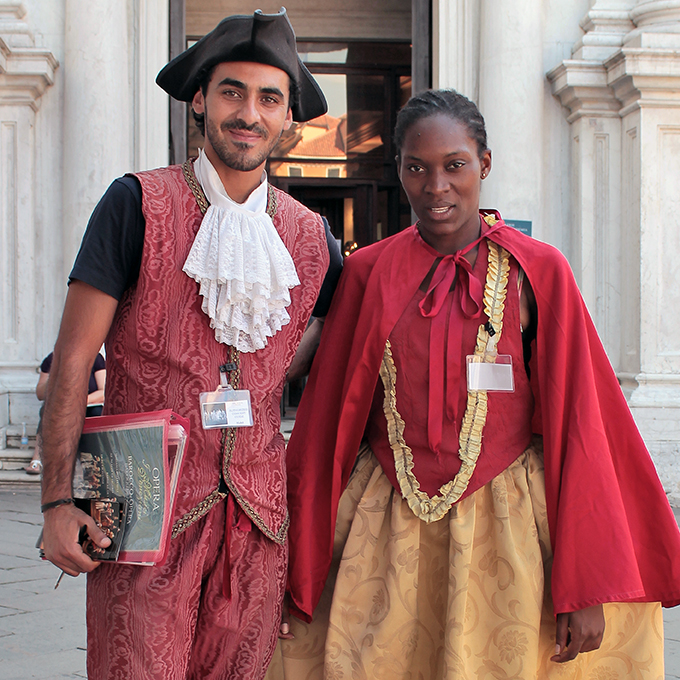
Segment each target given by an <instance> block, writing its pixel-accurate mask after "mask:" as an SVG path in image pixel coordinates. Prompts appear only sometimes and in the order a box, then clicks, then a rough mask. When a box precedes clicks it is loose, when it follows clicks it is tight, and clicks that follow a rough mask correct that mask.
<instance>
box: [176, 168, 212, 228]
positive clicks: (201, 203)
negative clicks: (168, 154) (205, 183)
mask: <svg viewBox="0 0 680 680" xmlns="http://www.w3.org/2000/svg"><path fill="white" fill-rule="evenodd" d="M194 160H195V159H193V158H187V159H186V160H185V161H184V163H183V164H182V173H183V174H184V179H185V180H186V181H187V184H188V185H189V189H191V193H192V194H193V195H194V198H195V199H196V203H198V207H199V209H200V211H201V214H202V215H205V213H206V211H207V210H208V208H209V207H210V203H208V199H207V198H206V197H205V194H204V193H203V188H202V187H201V185H200V184H199V183H198V180H197V179H196V175H195V174H194V163H193V161H194Z"/></svg>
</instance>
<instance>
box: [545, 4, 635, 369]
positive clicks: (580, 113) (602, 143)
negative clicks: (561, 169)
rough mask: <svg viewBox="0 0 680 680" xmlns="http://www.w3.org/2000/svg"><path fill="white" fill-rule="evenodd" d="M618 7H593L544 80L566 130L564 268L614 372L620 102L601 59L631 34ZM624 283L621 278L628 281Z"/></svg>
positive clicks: (619, 237)
mask: <svg viewBox="0 0 680 680" xmlns="http://www.w3.org/2000/svg"><path fill="white" fill-rule="evenodd" d="M626 4H628V5H630V2H628V3H625V2H622V1H620V0H595V1H594V2H593V3H592V5H591V9H590V10H589V11H588V13H587V14H586V16H585V17H584V18H583V20H582V21H581V27H582V28H583V29H584V31H585V34H584V35H583V36H582V38H581V39H580V40H579V41H578V42H577V43H576V45H575V46H574V50H573V54H572V58H571V59H568V60H565V61H564V62H562V64H560V65H559V66H558V67H556V68H555V69H553V70H552V71H550V72H549V73H548V80H549V81H550V83H551V85H552V90H553V94H555V95H556V96H558V97H559V98H560V100H561V102H562V104H563V105H564V106H565V107H567V109H568V111H569V115H568V117H567V120H568V121H569V123H570V124H571V125H570V131H571V186H572V193H571V215H572V221H571V234H570V249H569V250H570V263H571V265H572V268H573V270H574V275H575V277H576V280H577V282H578V284H579V287H580V288H581V292H582V294H583V297H584V299H585V301H586V304H587V306H588V309H589V310H590V313H591V315H592V316H593V320H594V321H595V325H596V326H597V329H598V332H599V333H600V337H601V338H602V340H603V342H604V345H605V348H606V350H607V354H608V355H609V358H610V360H611V362H612V364H613V365H614V366H615V367H617V368H620V366H621V342H622V337H621V324H622V322H623V320H622V318H621V314H622V309H621V291H622V285H623V282H622V279H621V252H622V249H621V240H622V238H623V237H624V231H623V230H622V227H621V225H622V223H621V216H622V212H621V173H620V167H621V118H620V116H619V109H620V108H621V103H620V102H619V100H618V99H617V98H616V97H615V96H614V92H613V90H612V89H611V88H610V87H609V85H608V81H607V70H606V69H605V67H604V64H603V63H602V60H603V59H604V58H606V57H609V56H611V55H612V54H614V53H615V52H616V51H618V50H619V49H620V47H621V45H622V43H623V39H624V37H625V36H626V34H627V33H628V32H629V31H630V30H631V29H632V28H633V23H632V22H631V20H630V17H629V12H628V9H626V7H625V5H626ZM627 276H628V274H627Z"/></svg>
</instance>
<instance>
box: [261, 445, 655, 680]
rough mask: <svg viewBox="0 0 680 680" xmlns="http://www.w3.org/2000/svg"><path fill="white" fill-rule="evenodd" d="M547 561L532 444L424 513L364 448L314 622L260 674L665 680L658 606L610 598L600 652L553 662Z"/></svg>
mask: <svg viewBox="0 0 680 680" xmlns="http://www.w3.org/2000/svg"><path fill="white" fill-rule="evenodd" d="M551 562H552V552H551V548H550V538H549V534H548V522H547V516H546V509H545V485H544V475H543V461H542V454H541V449H540V441H539V442H537V444H536V446H535V447H534V448H530V449H528V450H527V451H526V452H525V453H524V454H522V455H521V456H520V457H519V458H518V459H517V461H515V463H513V464H512V465H511V466H510V467H509V468H508V469H507V470H505V471H504V472H503V473H502V474H500V475H499V476H498V477H496V478H495V479H494V480H493V481H492V482H490V483H489V484H487V485H486V486H484V487H482V488H481V489H479V490H478V491H476V492H475V493H474V494H472V495H470V496H469V497H467V498H464V499H463V500H462V501H460V502H459V503H457V504H456V505H454V506H453V508H452V509H451V510H450V511H449V513H448V515H447V516H446V517H444V518H443V519H442V520H440V521H438V522H434V523H432V524H425V523H424V522H421V521H420V520H418V519H417V518H416V517H415V516H414V515H413V513H412V512H411V510H410V509H409V507H408V505H407V503H406V502H405V501H404V500H403V499H402V498H401V496H400V494H399V493H397V492H395V490H394V488H393V487H392V485H391V484H390V482H389V481H388V479H387V477H386V476H385V474H384V473H383V471H382V469H381V468H380V466H379V465H378V463H377V461H376V460H375V458H374V457H373V455H372V454H371V452H370V451H369V450H368V449H364V450H362V452H361V453H360V458H359V461H358V463H357V466H356V469H355V472H354V474H353V476H352V478H351V480H350V484H349V486H348V488H347V490H346V491H345V493H344V495H343V497H342V500H341V505H340V510H339V515H338V527H337V531H336V539H335V555H334V563H333V569H332V573H331V576H330V578H329V581H328V583H327V586H326V590H325V592H324V595H323V598H322V600H321V602H320V604H319V606H318V608H317V611H316V612H315V617H314V621H313V622H312V624H309V625H307V624H304V623H302V622H300V621H298V620H297V619H293V621H292V629H293V633H294V634H295V640H290V641H283V642H282V643H280V644H279V648H278V649H277V652H276V655H275V660H274V662H273V663H272V666H271V667H270V669H269V672H268V674H267V679H266V680H283V679H285V680H454V679H455V680H460V679H465V680H506V679H507V680H509V679H513V680H529V679H531V680H535V679H537V678H548V679H552V678H559V679H561V678H564V679H565V680H566V679H567V678H568V679H570V680H624V679H625V680H663V677H664V670H663V631H662V626H663V624H662V616H661V607H660V605H659V604H608V605H605V618H606V631H605V638H604V640H603V643H602V646H601V648H600V649H599V650H598V651H596V652H589V653H586V654H580V655H579V656H578V657H577V659H576V660H574V661H571V662H568V663H567V664H561V665H559V664H555V663H553V662H551V661H550V660H549V659H550V656H551V655H552V654H554V650H555V619H554V616H553V611H552V599H551V596H550V567H551Z"/></svg>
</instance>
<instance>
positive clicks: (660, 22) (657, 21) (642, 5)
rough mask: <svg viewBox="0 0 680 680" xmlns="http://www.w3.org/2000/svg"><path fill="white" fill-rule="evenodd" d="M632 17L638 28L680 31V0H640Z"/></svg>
mask: <svg viewBox="0 0 680 680" xmlns="http://www.w3.org/2000/svg"><path fill="white" fill-rule="evenodd" d="M630 17H631V19H632V20H633V22H634V23H635V25H636V26H637V27H638V28H644V29H646V30H653V31H664V32H669V33H679V32H680V0H638V3H637V5H635V7H633V8H632V9H631V11H630Z"/></svg>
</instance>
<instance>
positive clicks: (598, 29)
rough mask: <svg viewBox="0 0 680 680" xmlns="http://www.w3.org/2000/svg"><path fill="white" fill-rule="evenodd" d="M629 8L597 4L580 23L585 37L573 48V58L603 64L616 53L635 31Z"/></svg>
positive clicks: (615, 4) (626, 3)
mask: <svg viewBox="0 0 680 680" xmlns="http://www.w3.org/2000/svg"><path fill="white" fill-rule="evenodd" d="M629 4H630V3H628V2H604V1H603V0H596V1H595V2H594V3H593V6H592V7H591V8H590V10H588V12H586V15H585V16H584V17H583V19H581V21H580V22H579V25H580V26H581V28H582V29H583V31H584V35H583V36H582V37H581V38H580V39H579V40H578V41H577V42H576V44H575V45H574V48H573V50H572V54H573V56H574V58H575V59H587V60H596V61H602V60H604V59H606V58H607V57H609V56H611V55H612V54H613V53H614V52H615V51H616V50H618V49H619V48H620V47H621V45H622V44H623V39H624V38H625V37H626V35H627V34H628V33H630V31H632V30H633V29H634V28H635V26H634V24H633V22H632V20H631V18H630V8H629V7H628V6H627V5H629Z"/></svg>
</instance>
